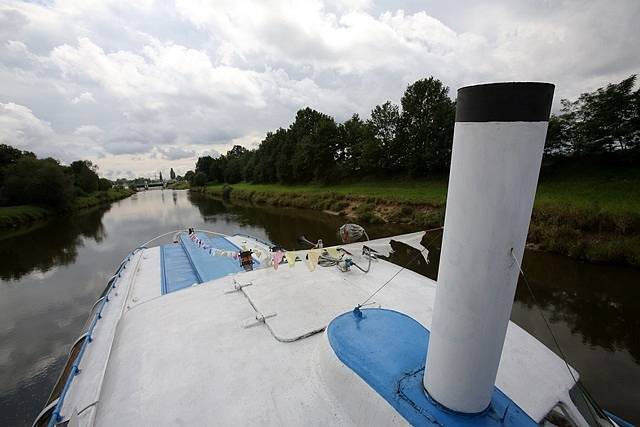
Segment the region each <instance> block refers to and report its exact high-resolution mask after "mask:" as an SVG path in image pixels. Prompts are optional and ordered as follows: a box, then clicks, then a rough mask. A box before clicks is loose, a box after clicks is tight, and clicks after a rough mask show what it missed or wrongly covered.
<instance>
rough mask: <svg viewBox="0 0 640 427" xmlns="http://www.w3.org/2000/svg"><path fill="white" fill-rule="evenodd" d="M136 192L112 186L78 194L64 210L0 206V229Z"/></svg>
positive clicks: (117, 198)
mask: <svg viewBox="0 0 640 427" xmlns="http://www.w3.org/2000/svg"><path fill="white" fill-rule="evenodd" d="M134 193H135V191H134V190H130V189H128V188H111V189H109V190H104V191H96V192H94V193H92V194H89V195H86V196H78V197H77V198H76V199H75V200H74V201H73V205H72V206H71V207H70V208H68V209H67V210H64V211H57V210H55V209H51V208H48V207H43V206H36V205H19V206H0V229H12V228H16V227H21V226H25V225H29V224H31V223H33V222H36V221H40V220H46V219H49V218H51V217H53V216H56V215H63V214H67V213H69V212H73V213H75V212H78V211H83V210H85V209H89V208H92V207H96V206H103V205H107V204H109V203H113V202H116V201H118V200H121V199H125V198H127V197H129V196H131V195H132V194H134Z"/></svg>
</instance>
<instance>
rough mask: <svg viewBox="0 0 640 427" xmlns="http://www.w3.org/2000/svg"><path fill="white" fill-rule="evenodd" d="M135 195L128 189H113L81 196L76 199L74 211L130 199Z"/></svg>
mask: <svg viewBox="0 0 640 427" xmlns="http://www.w3.org/2000/svg"><path fill="white" fill-rule="evenodd" d="M133 193H134V191H133V190H129V189H126V188H122V189H116V188H112V189H110V190H107V191H97V192H95V193H92V194H89V195H87V196H80V197H78V198H76V200H75V201H74V203H73V210H80V209H86V208H90V207H93V206H98V205H103V204H107V203H111V202H114V201H116V200H120V199H124V198H125V197H128V196H130V195H132V194H133Z"/></svg>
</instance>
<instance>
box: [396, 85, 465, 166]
mask: <svg viewBox="0 0 640 427" xmlns="http://www.w3.org/2000/svg"><path fill="white" fill-rule="evenodd" d="M448 93H449V88H448V87H447V86H445V85H443V84H442V82H441V81H440V80H437V79H435V78H433V77H429V78H428V79H422V80H418V81H416V82H415V83H413V84H412V85H410V86H409V87H407V90H406V91H405V93H404V95H403V96H402V100H401V104H402V114H401V116H400V123H401V137H402V145H403V152H404V153H405V155H404V156H403V158H401V159H400V163H401V164H402V165H403V166H404V167H406V169H407V170H408V172H409V173H410V174H411V175H414V176H416V175H420V176H425V175H428V174H441V173H444V172H446V171H447V169H448V167H449V163H450V161H451V146H452V143H453V126H454V121H455V103H454V102H453V101H452V100H451V99H450V98H449V95H448Z"/></svg>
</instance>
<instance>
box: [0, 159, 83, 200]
mask: <svg viewBox="0 0 640 427" xmlns="http://www.w3.org/2000/svg"><path fill="white" fill-rule="evenodd" d="M5 176H6V179H5V182H4V185H3V187H2V193H3V196H4V198H5V199H6V200H7V202H8V203H9V204H12V205H28V204H35V205H45V206H49V207H51V208H54V209H57V210H62V209H67V208H69V207H71V204H72V202H73V199H74V189H73V183H72V178H71V177H70V176H69V174H67V173H65V169H64V167H62V166H60V164H59V163H58V162H57V161H56V160H53V159H42V160H37V159H34V158H23V159H20V160H18V161H17V162H16V163H15V164H14V165H12V166H10V167H8V168H7V169H6V174H5Z"/></svg>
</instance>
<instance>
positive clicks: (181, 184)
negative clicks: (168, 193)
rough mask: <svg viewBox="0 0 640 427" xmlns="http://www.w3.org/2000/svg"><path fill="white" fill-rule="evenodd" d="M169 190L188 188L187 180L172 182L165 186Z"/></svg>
mask: <svg viewBox="0 0 640 427" xmlns="http://www.w3.org/2000/svg"><path fill="white" fill-rule="evenodd" d="M167 188H168V189H170V190H186V189H188V188H189V181H180V182H174V183H173V184H169V185H168V186H167Z"/></svg>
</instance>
